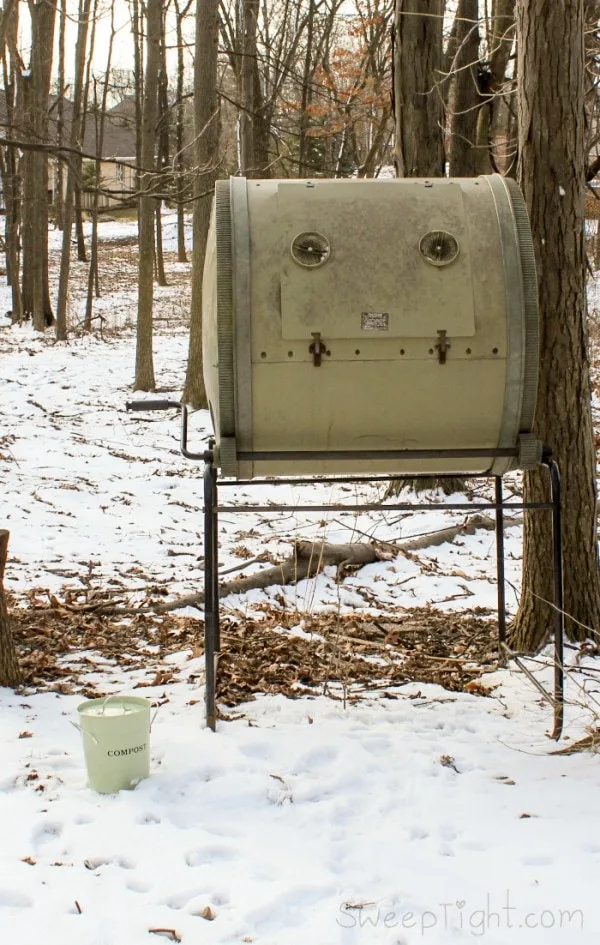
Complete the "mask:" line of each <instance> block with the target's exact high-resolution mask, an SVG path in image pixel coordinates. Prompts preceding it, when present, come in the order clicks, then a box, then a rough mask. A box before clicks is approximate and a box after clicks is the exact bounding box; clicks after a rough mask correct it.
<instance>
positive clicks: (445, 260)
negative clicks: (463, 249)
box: [419, 230, 460, 266]
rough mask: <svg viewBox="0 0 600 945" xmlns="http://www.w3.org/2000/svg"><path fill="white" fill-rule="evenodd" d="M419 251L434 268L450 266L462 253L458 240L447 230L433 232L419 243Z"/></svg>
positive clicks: (427, 234)
mask: <svg viewBox="0 0 600 945" xmlns="http://www.w3.org/2000/svg"><path fill="white" fill-rule="evenodd" d="M419 250H420V251H421V255H422V256H423V258H424V259H425V261H426V262H428V263H430V264H431V265H432V266H449V265H450V263H453V262H454V260H455V259H456V257H457V256H458V254H459V252H460V247H459V245H458V240H457V239H456V237H455V236H452V233H447V232H446V231H445V230H431V232H430V233H426V234H425V236H424V237H423V238H422V239H421V242H420V243H419Z"/></svg>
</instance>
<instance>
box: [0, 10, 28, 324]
mask: <svg viewBox="0 0 600 945" xmlns="http://www.w3.org/2000/svg"><path fill="white" fill-rule="evenodd" d="M17 12H18V8H17V6H16V4H15V5H14V6H13V8H12V10H11V13H10V15H9V14H7V13H6V12H5V14H4V17H3V18H2V26H3V28H4V38H5V42H6V46H7V49H8V50H10V62H9V57H8V55H7V50H6V49H5V51H4V58H3V63H2V69H3V75H4V97H5V105H6V122H7V123H6V134H7V137H8V138H12V137H13V136H14V132H15V128H14V121H15V114H14V112H15V90H16V86H17V76H18V74H19V72H20V63H19V59H18V56H17V55H16V45H17V35H18V19H17ZM7 17H8V20H9V21H8V22H7ZM18 167H19V154H18V150H17V148H6V151H5V160H4V172H3V186H4V199H5V201H6V218H5V231H4V233H5V241H6V274H7V282H8V284H9V285H10V288H11V296H12V309H11V311H12V318H13V320H14V321H15V322H20V321H21V319H22V318H23V304H22V299H21V282H20V278H21V274H20V245H19V222H20V219H21V187H20V180H21V178H20V175H19V173H18Z"/></svg>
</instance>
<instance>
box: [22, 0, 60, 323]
mask: <svg viewBox="0 0 600 945" xmlns="http://www.w3.org/2000/svg"><path fill="white" fill-rule="evenodd" d="M28 5H29V14H30V18H31V61H30V68H29V70H28V71H27V72H25V71H24V72H22V74H21V82H20V95H18V101H17V112H18V113H19V115H20V116H23V123H24V132H25V137H26V139H27V140H28V142H29V143H31V144H33V145H38V144H40V143H43V144H46V143H47V142H48V127H49V117H48V96H49V94H50V77H51V71H52V48H53V42H54V24H55V20H56V0H29V4H28ZM22 239H23V295H22V298H23V314H24V316H25V317H26V318H29V317H33V324H34V327H35V328H36V329H37V330H38V331H43V330H44V329H45V328H46V327H48V326H49V325H52V324H53V323H54V315H53V313H52V305H51V303H50V288H49V283H48V153H47V151H45V150H43V149H40V150H32V151H29V152H28V153H26V154H25V155H24V157H23V226H22Z"/></svg>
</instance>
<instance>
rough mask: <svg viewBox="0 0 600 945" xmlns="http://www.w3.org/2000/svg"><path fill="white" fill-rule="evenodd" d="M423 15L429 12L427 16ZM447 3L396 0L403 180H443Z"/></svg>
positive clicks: (425, 483)
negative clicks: (444, 57)
mask: <svg viewBox="0 0 600 945" xmlns="http://www.w3.org/2000/svg"><path fill="white" fill-rule="evenodd" d="M423 14H427V15H426V16H425V15H423ZM443 17H444V2H443V0H425V3H422V2H420V0H396V21H395V43H394V99H395V117H396V148H395V154H396V168H397V172H398V176H399V177H441V176H442V175H443V173H444V103H443V98H442V92H441V89H440V88H439V86H438V85H437V83H438V82H439V81H440V78H441V74H442V56H443V46H442V27H443ZM404 488H409V489H413V490H414V491H415V492H423V491H425V490H428V489H438V488H440V489H442V490H443V491H444V493H445V494H447V495H450V494H451V493H453V492H456V491H459V490H462V488H463V481H462V480H461V479H451V480H450V479H438V478H436V477H433V476H432V477H430V478H427V479H419V478H415V479H410V480H394V481H392V482H390V484H389V486H388V488H387V493H386V494H387V495H398V494H399V493H400V492H401V491H402V490H403V489H404Z"/></svg>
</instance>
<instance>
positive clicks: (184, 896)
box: [164, 887, 206, 909]
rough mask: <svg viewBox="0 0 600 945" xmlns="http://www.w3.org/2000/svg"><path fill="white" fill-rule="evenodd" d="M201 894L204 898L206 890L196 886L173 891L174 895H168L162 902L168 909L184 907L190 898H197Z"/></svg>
mask: <svg viewBox="0 0 600 945" xmlns="http://www.w3.org/2000/svg"><path fill="white" fill-rule="evenodd" d="M202 895H204V898H206V891H203V890H201V889H198V888H197V887H196V888H194V889H185V890H183V891H182V892H178V893H175V895H174V896H169V897H168V898H167V899H165V900H164V902H165V905H166V906H168V907H169V909H184V908H185V906H187V904H188V903H189V902H190V901H191V900H192V899H197V898H198V897H199V896H202Z"/></svg>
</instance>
